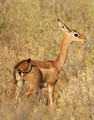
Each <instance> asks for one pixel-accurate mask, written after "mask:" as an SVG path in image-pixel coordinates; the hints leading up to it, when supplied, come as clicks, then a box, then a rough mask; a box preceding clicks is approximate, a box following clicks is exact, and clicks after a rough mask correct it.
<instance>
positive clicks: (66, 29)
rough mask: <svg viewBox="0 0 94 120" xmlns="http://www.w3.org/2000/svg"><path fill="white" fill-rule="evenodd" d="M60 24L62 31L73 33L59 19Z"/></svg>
mask: <svg viewBox="0 0 94 120" xmlns="http://www.w3.org/2000/svg"><path fill="white" fill-rule="evenodd" d="M58 22H59V27H61V29H62V30H63V31H64V32H65V33H69V32H71V30H70V29H69V28H68V27H67V26H66V25H65V24H64V23H63V22H61V21H60V20H59V19H58Z"/></svg>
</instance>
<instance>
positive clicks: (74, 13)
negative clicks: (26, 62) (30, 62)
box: [0, 0, 94, 120]
mask: <svg viewBox="0 0 94 120" xmlns="http://www.w3.org/2000/svg"><path fill="white" fill-rule="evenodd" d="M57 18H60V19H61V20H63V21H64V22H65V23H66V24H67V25H68V26H69V27H71V28H74V29H76V30H78V31H79V32H80V33H82V34H83V33H84V31H83V1H79V0H70V1H69V0H66V1H65V0H34V1H30V0H29V1H28V0H1V1H0V106H1V107H0V120H22V119H23V120H44V119H45V120H93V119H94V40H93V38H94V20H93V19H94V1H93V0H86V16H85V18H86V20H85V27H86V31H85V36H86V38H87V43H86V51H85V61H83V59H84V57H83V54H84V51H83V44H82V43H73V44H72V45H71V46H70V49H69V54H68V58H67V62H66V64H65V65H64V71H65V72H64V71H63V70H62V71H61V73H60V77H59V80H58V83H57V84H56V90H55V110H51V109H50V107H49V105H46V104H47V103H49V101H48V93H47V91H43V92H42V91H40V92H39V93H40V94H39V95H37V96H36V95H35V96H32V97H31V98H29V99H28V102H26V101H25V99H26V96H25V93H26V91H27V89H28V84H27V83H26V84H25V85H24V89H23V91H22V93H21V96H20V101H19V106H18V108H17V109H15V108H14V105H13V97H14V81H13V75H12V72H13V66H14V65H15V64H16V63H17V62H18V61H20V60H22V59H27V58H31V59H38V60H49V59H50V60H53V59H55V58H56V56H57V54H58V53H59V49H60V45H61V41H62V37H63V33H62V31H61V30H60V29H59V27H58V23H57ZM65 73H66V75H67V76H66V75H65ZM67 80H69V83H68V82H67Z"/></svg>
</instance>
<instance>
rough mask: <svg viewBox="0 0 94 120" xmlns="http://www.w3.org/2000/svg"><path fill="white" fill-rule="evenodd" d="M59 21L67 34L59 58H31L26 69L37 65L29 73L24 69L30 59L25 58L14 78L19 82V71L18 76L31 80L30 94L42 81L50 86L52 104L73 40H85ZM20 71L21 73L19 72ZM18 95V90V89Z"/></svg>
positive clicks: (16, 69)
mask: <svg viewBox="0 0 94 120" xmlns="http://www.w3.org/2000/svg"><path fill="white" fill-rule="evenodd" d="M58 21H59V22H60V27H61V28H62V30H63V31H64V32H65V34H64V39H63V42H62V45H61V49H60V53H59V55H58V56H57V58H56V59H55V60H54V61H36V60H31V61H30V63H29V67H28V69H27V70H26V71H28V70H29V69H30V67H31V66H32V65H35V67H33V69H32V70H31V71H30V72H29V73H28V74H27V73H25V72H26V71H24V70H25V69H26V68H27V65H28V60H23V61H21V62H19V63H18V64H17V65H16V66H15V67H14V71H15V72H14V78H15V80H16V82H15V83H16V84H17V79H16V71H17V72H18V73H17V74H18V78H20V79H21V80H22V79H24V80H27V81H28V82H29V85H30V91H29V93H28V94H30V93H32V92H31V91H34V90H36V89H38V88H39V86H40V82H41V81H42V82H43V83H46V84H47V85H48V86H49V98H50V103H51V105H52V106H53V104H54V87H55V83H56V81H57V79H58V76H59V72H60V70H61V68H62V67H63V65H64V64H65V62H66V58H67V53H68V48H69V45H70V44H71V43H72V42H73V41H85V37H84V36H81V35H80V34H79V33H78V32H77V31H75V30H71V29H69V28H68V27H67V26H66V25H65V24H63V23H62V22H61V21H60V20H58ZM75 33H78V34H79V36H78V37H77V38H75V37H74V36H73V35H74V34H75ZM19 70H20V71H19ZM22 71H23V72H22ZM19 72H21V73H20V74H19ZM16 96H17V90H16ZM17 99H18V97H16V100H17Z"/></svg>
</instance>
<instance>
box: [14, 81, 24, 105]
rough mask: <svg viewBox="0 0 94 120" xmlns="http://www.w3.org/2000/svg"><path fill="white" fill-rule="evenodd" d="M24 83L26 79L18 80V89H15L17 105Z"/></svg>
mask: <svg viewBox="0 0 94 120" xmlns="http://www.w3.org/2000/svg"><path fill="white" fill-rule="evenodd" d="M23 84H24V80H19V81H17V85H16V91H15V106H16V105H17V102H18V97H19V94H20V92H21V90H22V87H23Z"/></svg>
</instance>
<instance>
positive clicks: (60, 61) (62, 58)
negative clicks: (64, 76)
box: [55, 35, 71, 71]
mask: <svg viewBox="0 0 94 120" xmlns="http://www.w3.org/2000/svg"><path fill="white" fill-rule="evenodd" d="M68 39H69V38H67V36H66V35H64V38H63V41H62V45H61V49H60V53H59V55H58V56H57V58H56V60H55V62H56V64H57V67H58V70H59V71H60V70H61V68H62V67H63V65H64V64H65V62H66V58H67V54H68V48H69V45H70V43H71V42H69V40H68Z"/></svg>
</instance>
